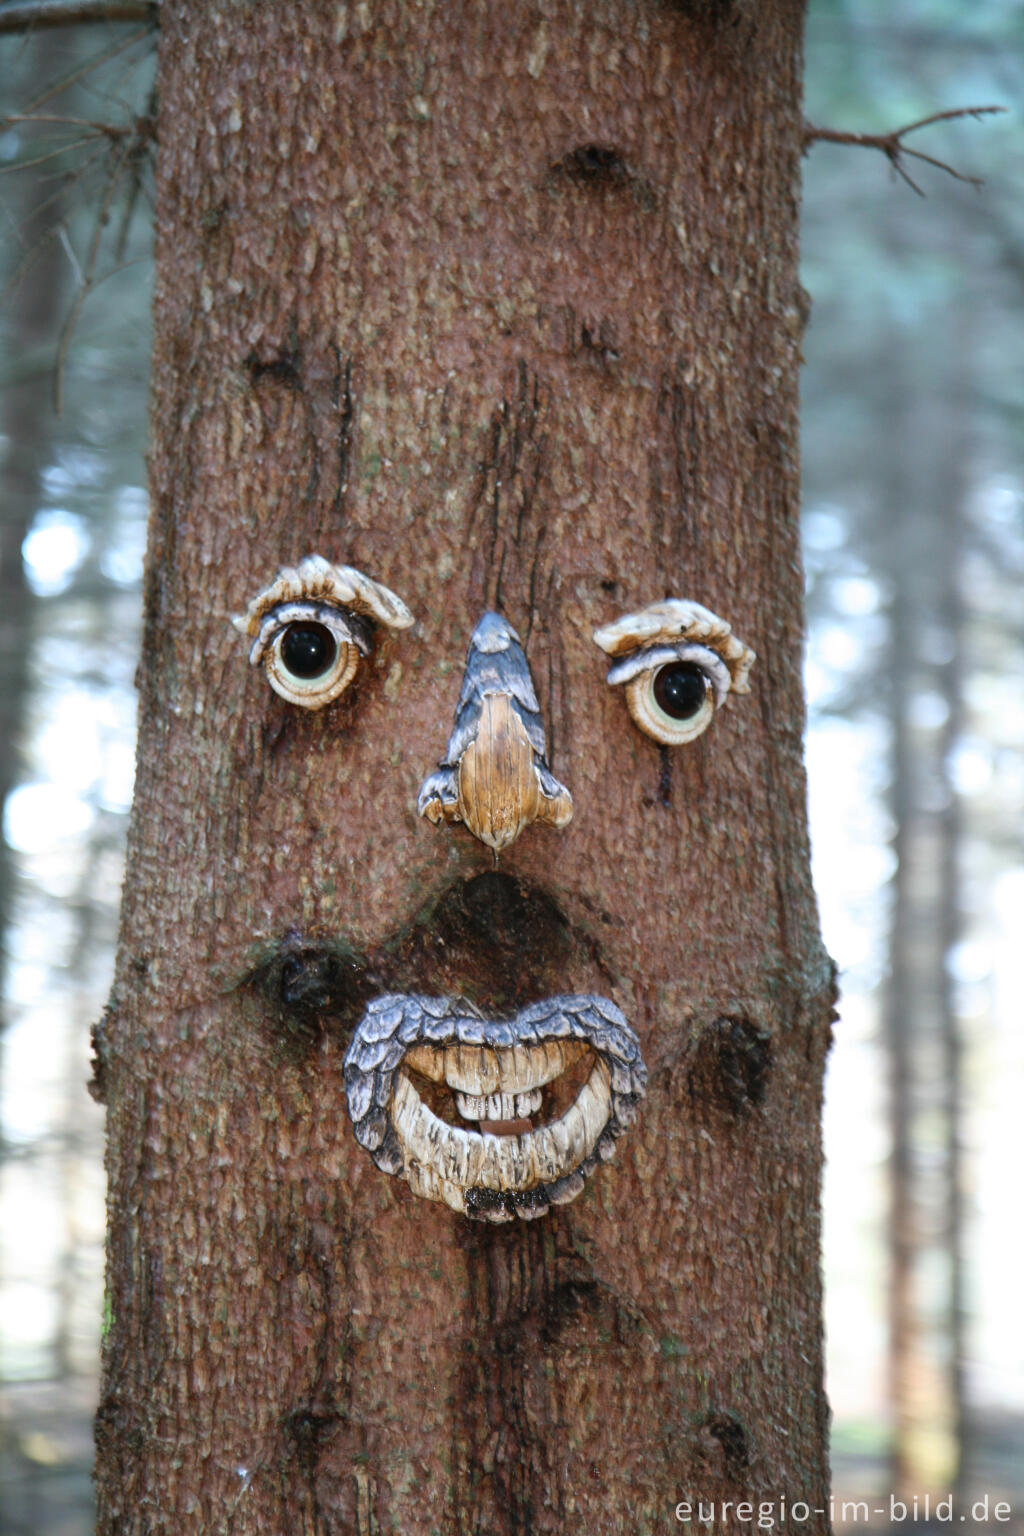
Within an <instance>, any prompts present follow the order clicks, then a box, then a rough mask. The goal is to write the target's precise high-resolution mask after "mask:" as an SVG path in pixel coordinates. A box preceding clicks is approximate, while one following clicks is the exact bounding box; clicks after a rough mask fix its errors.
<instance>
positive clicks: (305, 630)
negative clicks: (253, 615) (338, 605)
mask: <svg viewBox="0 0 1024 1536" xmlns="http://www.w3.org/2000/svg"><path fill="white" fill-rule="evenodd" d="M337 654H338V642H337V640H335V638H334V636H333V635H332V634H331V632H330V630H329V629H328V628H327V625H326V624H289V625H288V628H287V629H286V630H285V632H284V637H283V639H282V641H281V660H282V661H283V662H284V664H285V666H286V667H287V668H288V671H289V672H290V673H291V674H292V676H293V677H319V676H320V675H321V673H323V672H326V671H327V669H328V667H330V666H331V665H332V664H333V662H334V658H335V656H336V655H337Z"/></svg>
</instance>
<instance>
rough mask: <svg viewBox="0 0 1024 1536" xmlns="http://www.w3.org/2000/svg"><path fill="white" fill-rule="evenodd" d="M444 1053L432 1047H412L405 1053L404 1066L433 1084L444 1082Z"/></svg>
mask: <svg viewBox="0 0 1024 1536" xmlns="http://www.w3.org/2000/svg"><path fill="white" fill-rule="evenodd" d="M444 1054H445V1053H444V1051H443V1050H441V1051H439V1050H438V1049H437V1047H436V1046H433V1045H414V1046H413V1047H412V1049H411V1050H409V1051H406V1053H405V1060H404V1065H405V1066H407V1067H411V1068H412V1070H413V1071H414V1072H420V1073H422V1075H423V1076H424V1077H429V1078H430V1079H431V1080H432V1081H433V1082H435V1083H443V1082H444Z"/></svg>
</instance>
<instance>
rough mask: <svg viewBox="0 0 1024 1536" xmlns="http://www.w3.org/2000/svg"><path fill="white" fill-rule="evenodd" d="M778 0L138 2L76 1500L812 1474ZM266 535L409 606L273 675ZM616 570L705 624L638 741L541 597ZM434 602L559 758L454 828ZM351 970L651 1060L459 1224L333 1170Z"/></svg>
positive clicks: (355, 1163)
mask: <svg viewBox="0 0 1024 1536" xmlns="http://www.w3.org/2000/svg"><path fill="white" fill-rule="evenodd" d="M801 25H802V7H801V6H800V4H798V3H797V0H771V3H767V0H766V3H761V4H758V5H757V6H754V5H749V6H748V5H745V4H727V3H708V4H701V5H696V4H694V5H688V4H672V5H669V4H654V3H651V4H645V5H642V6H640V7H639V8H637V7H635V6H632V5H626V4H624V3H621V0H607V3H602V4H598V5H590V6H570V5H566V4H555V5H537V6H533V5H531V6H529V7H515V6H505V5H501V4H496V3H495V4H491V3H487V4H485V5H482V6H477V7H452V6H447V7H444V6H435V5H432V4H427V3H422V4H408V3H407V4H398V3H396V0H389V3H382V4H380V5H378V6H374V7H371V6H369V5H350V6H337V5H333V4H332V5H327V4H322V3H303V4H299V3H294V0H293V3H282V4H278V5H275V6H266V7H257V8H247V7H241V6H239V7H227V8H223V9H219V8H211V7H209V6H205V5H199V4H196V3H194V0H176V3H168V4H165V5H163V6H161V30H162V40H161V64H160V91H159V99H160V129H159V203H158V210H157V238H158V258H157V291H156V343H155V347H156V351H155V360H154V396H153V439H154V440H153V454H152V493H153V511H152V526H151V541H150V549H149V559H148V578H147V613H146V635H145V648H144V656H143V662H142V668H141V673H140V679H141V682H140V687H141V704H142V718H141V728H140V739H139V775H138V785H137V795H136V805H135V812H134V817H133V830H132V835H131V848H130V868H129V875H128V882H127V887H126V900H125V911H124V923H123V932H122V940H121V949H120V960H119V967H118V974H117V980H116V984H115V991H114V995H113V998H112V1003H111V1008H110V1011H109V1014H108V1017H107V1019H106V1021H105V1026H104V1028H103V1029H102V1030H101V1031H100V1033H99V1035H98V1040H97V1045H98V1073H99V1077H100V1082H101V1090H102V1091H103V1092H105V1094H106V1096H107V1102H108V1104H109V1125H110V1130H109V1173H110V1191H111V1193H110V1249H109V1255H110V1257H109V1310H110V1328H109V1333H108V1337H107V1342H106V1353H105V1386H104V1393H103V1400H102V1404H101V1408H100V1413H99V1419H98V1445H99V1460H98V1471H97V1477H98V1485H99V1499H100V1510H101V1515H100V1530H101V1531H102V1532H108V1533H112V1532H115V1531H116V1532H118V1533H119V1536H123V1533H126V1532H142V1531H146V1532H154V1533H155V1532H164V1531H167V1532H170V1531H173V1532H175V1533H180V1532H182V1531H189V1530H194V1531H200V1530H202V1531H231V1532H233V1533H234V1532H243V1531H246V1532H257V1531H259V1532H282V1533H283V1532H286V1531H287V1532H289V1533H293V1532H308V1533H313V1532H331V1533H334V1532H338V1533H340V1532H352V1531H359V1532H371V1531H384V1530H394V1531H403V1532H408V1533H412V1532H421V1531H422V1532H429V1531H443V1532H467V1533H468V1532H470V1531H474V1532H476V1531H479V1532H488V1533H497V1532H517V1533H518V1532H523V1533H525V1532H532V1533H539V1532H561V1531H565V1530H569V1529H579V1530H586V1531H588V1532H591V1533H598V1532H613V1531H622V1532H626V1531H628V1532H639V1531H648V1530H650V1531H653V1530H667V1529H674V1528H676V1525H677V1524H678V1522H677V1521H676V1519H675V1516H674V1513H673V1511H674V1507H675V1505H676V1504H677V1502H679V1501H689V1500H692V1501H694V1502H695V1501H696V1500H697V1499H698V1498H699V1499H702V1500H704V1501H710V1500H723V1499H724V1500H742V1499H752V1500H756V1499H762V1500H764V1499H772V1500H778V1499H781V1498H785V1499H786V1500H787V1501H792V1500H800V1499H802V1500H806V1501H807V1502H808V1503H809V1505H810V1506H811V1508H812V1509H814V1508H817V1509H822V1508H823V1507H824V1504H825V1498H826V1447H825V1439H826V1407H825V1401H824V1396H823V1390H822V1363H821V1328H820V1294H819V1274H818V1236H819V1232H818V1193H819V1188H818V1186H819V1175H820V1139H819V1110H820V1093H821V1077H822V1067H823V1059H824V1055H825V1050H826V1046H827V1040H828V1034H829V1017H830V1010H831V1006H832V980H831V973H830V968H829V966H828V963H827V961H826V959H825V957H824V955H823V952H822V950H821V947H820V941H819V938H818V934H817V925H816V915H815V908H814V902H813V896H812V893H811V889H810V883H809V874H808V858H807V846H806V834H805V814H804V784H803V777H802V766H801V728H802V720H803V705H802V696H801V680H800V662H801V577H800V561H799V549H798V526H797V489H798V487H797V443H796V413H797V364H798V340H799V329H800V313H801V305H800V295H799V289H798V286H797V272H796V225H797V203H798V174H799V155H800V144H801V120H800V74H799V71H800V42H801ZM310 550H316V551H319V552H320V553H322V554H324V555H326V556H327V557H328V558H329V559H331V560H334V561H344V562H347V563H349V564H352V565H354V566H357V567H358V568H359V569H361V570H363V571H365V572H367V573H368V574H369V575H371V576H373V577H375V578H376V579H378V580H380V581H384V582H386V583H387V585H388V586H389V587H390V588H392V589H393V590H394V591H396V592H397V593H398V594H399V595H400V596H401V597H402V598H403V599H404V601H405V602H406V603H408V605H409V606H410V608H411V609H412V611H413V613H414V614H415V615H416V617H417V619H418V621H419V622H418V625H417V627H416V629H415V630H412V631H409V632H406V633H405V634H401V635H394V636H389V637H388V638H386V639H384V640H382V641H380V642H379V643H378V646H377V648H376V651H375V655H374V658H373V659H372V660H371V661H370V662H369V664H367V665H365V666H364V668H363V671H362V673H361V675H360V679H359V680H358V681H357V683H356V684H355V686H354V687H353V689H351V690H350V691H349V692H347V693H345V694H344V695H343V696H342V697H341V699H340V700H339V701H338V702H337V703H335V704H334V705H332V706H330V707H329V708H327V709H325V710H323V711H321V712H317V713H312V712H304V711H300V710H297V709H296V708H294V707H292V706H289V705H288V704H287V703H285V702H284V701H283V700H281V699H279V698H278V697H277V696H276V695H275V694H272V693H271V692H270V690H269V689H268V688H267V686H266V683H265V681H264V680H263V679H262V678H261V676H260V675H259V674H258V670H251V669H250V668H249V667H248V666H247V665H246V658H245V651H244V647H242V646H241V645H240V644H239V640H238V636H237V635H236V634H234V633H233V631H232V630H231V628H230V626H229V622H228V621H229V616H230V615H231V614H232V613H238V612H240V611H242V610H243V609H244V607H245V605H246V603H247V601H248V600H249V599H250V598H251V597H252V596H253V595H254V594H255V592H256V591H257V590H259V589H260V588H261V587H262V586H264V585H265V584H266V582H267V581H269V580H270V578H271V577H272V576H273V574H274V572H275V570H276V568H277V566H278V565H279V564H281V563H282V562H285V561H288V562H294V561H295V560H297V559H298V558H300V557H301V556H303V555H305V554H306V553H308V552H309V551H310ZM666 594H672V595H681V596H688V597H692V598H695V599H697V600H698V601H701V602H703V603H705V604H707V605H708V606H709V607H711V608H713V609H714V610H715V611H716V612H718V613H721V614H723V615H724V616H725V617H726V618H727V619H729V620H730V621H731V622H732V623H733V624H734V626H735V628H736V630H737V632H738V633H739V634H740V635H741V637H742V638H743V639H744V640H746V641H747V642H749V643H750V644H752V645H753V646H754V647H755V649H756V650H757V652H758V657H759V660H758V663H757V665H756V667H755V669H754V691H753V694H752V696H751V697H750V698H747V699H743V700H737V701H735V702H734V703H733V704H731V705H730V707H729V708H728V709H727V710H726V711H725V712H724V713H723V714H722V715H721V716H720V717H719V718H718V719H717V720H716V721H715V722H714V724H713V725H712V727H711V729H710V731H709V732H708V733H707V734H706V735H705V736H703V737H702V738H701V739H700V740H699V741H698V742H696V743H694V744H693V745H691V746H688V747H686V748H681V749H678V750H676V751H673V752H668V751H665V750H663V749H661V748H659V747H658V746H657V745H656V744H655V743H654V742H653V741H650V740H649V739H647V738H646V737H644V736H642V735H641V734H640V733H639V732H638V731H637V729H636V727H635V726H634V725H633V723H632V721H631V720H630V718H629V716H628V714H627V712H626V710H625V708H624V707H623V705H622V700H621V698H620V697H619V696H618V690H613V689H609V688H607V687H606V686H605V683H604V673H605V670H606V658H605V657H603V656H602V654H601V653H600V652H599V651H598V650H597V648H596V647H595V645H594V644H593V641H592V632H593V630H594V629H595V628H596V627H598V626H599V625H602V624H605V623H608V622H609V621H611V620H614V619H615V618H617V617H619V616H620V615H621V614H623V613H624V612H627V611H629V610H630V609H636V608H639V607H642V606H644V605H645V604H646V603H649V602H651V601H653V600H655V599H660V598H662V597H664V596H665V595H666ZM489 607H490V608H498V609H500V611H501V612H502V613H504V614H505V615H506V616H507V617H508V619H510V620H511V622H512V623H513V624H515V625H516V626H517V628H518V630H519V632H520V634H521V635H522V638H523V641H524V645H525V648H526V651H527V655H528V658H529V662H530V665H531V668H532V673H533V677H534V679H535V681H536V684H537V689H538V693H539V695H540V702H541V709H542V714H543V720H544V725H545V728H546V731H547V741H548V748H549V758H550V761H551V766H552V768H553V770H554V772H555V773H556V774H557V776H558V778H559V779H561V780H562V781H563V783H565V784H567V785H568V786H569V788H570V789H571V791H572V793H573V796H574V798H575V807H576V809H575V818H574V820H573V822H572V824H571V825H570V826H569V827H568V828H566V829H565V830H558V831H556V830H554V829H550V828H541V827H533V828H530V829H529V830H527V831H526V832H525V833H524V834H523V836H522V837H521V838H520V839H519V841H518V842H516V843H515V844H514V845H513V846H512V847H511V848H510V849H509V850H507V851H506V852H505V853H504V854H503V855H502V859H501V864H500V866H499V867H498V869H497V870H495V869H494V867H493V860H492V857H491V853H490V851H489V850H488V849H487V848H486V847H484V846H483V845H482V844H481V843H479V842H477V841H476V840H475V839H474V838H472V837H470V836H469V835H468V834H467V833H466V832H465V831H464V830H459V829H437V828H434V827H432V826H430V825H429V824H428V823H427V822H425V821H423V820H421V819H419V818H417V816H416V813H415V802H416V794H417V790H418V787H419V784H420V782H421V780H422V778H423V777H424V775H425V774H426V773H428V772H429V771H430V770H431V769H433V768H434V767H435V766H436V764H437V762H438V760H439V758H440V756H441V754H442V751H443V749H444V745H445V742H446V741H447V738H448V733H449V731H450V729H451V722H452V714H453V710H454V707H455V702H456V697H457V695H458V690H459V684H460V680H461V677H462V663H463V657H464V654H465V648H466V643H467V639H468V636H469V634H470V632H471V630H472V629H473V626H474V625H475V624H476V622H477V620H478V619H479V617H480V615H481V613H482V612H483V611H484V609H486V608H489ZM396 989H402V990H407V991H418V992H423V993H434V994H439V995H440V994H445V995H461V996H465V997H469V998H471V999H473V1000H474V1001H475V1002H476V1003H477V1004H479V1005H480V1006H482V1007H484V1008H486V1009H488V1010H491V1011H493V1012H496V1013H501V1012H502V1011H508V1010H514V1009H515V1008H518V1007H520V1006H522V1005H524V1004H526V1003H530V1002H533V1001H534V1000H536V999H538V998H541V997H544V996H547V995H549V994H551V993H556V992H557V993H564V992H571V991H580V992H585V991H592V992H598V993H601V994H603V995H605V996H607V997H610V998H612V999H614V1000H615V1002H616V1003H618V1004H619V1006H620V1007H621V1008H622V1009H623V1011H624V1012H625V1014H626V1016H627V1018H628V1019H629V1020H630V1021H631V1023H632V1024H633V1026H634V1027H635V1029H636V1031H637V1033H638V1035H639V1036H640V1039H641V1041H642V1045H643V1049H644V1053H645V1056H646V1060H647V1065H648V1068H649V1071H650V1082H649V1089H648V1095H647V1099H646V1101H645V1103H644V1105H643V1107H642V1110H641V1114H640V1117H639V1120H638V1122H637V1123H636V1124H635V1125H634V1126H633V1128H632V1129H631V1131H630V1132H629V1133H628V1134H627V1136H626V1138H625V1139H624V1140H623V1141H622V1142H621V1143H620V1144H619V1150H618V1155H617V1158H616V1160H615V1161H614V1162H613V1163H611V1164H609V1165H608V1166H607V1167H604V1168H602V1169H600V1170H599V1171H598V1172H596V1173H595V1174H594V1176H593V1178H592V1179H591V1181H590V1182H589V1184H588V1185H587V1188H586V1189H585V1190H584V1192H583V1193H582V1194H581V1195H580V1196H579V1198H578V1199H577V1200H576V1201H575V1202H574V1203H573V1204H570V1205H567V1206H563V1207H559V1208H557V1209H553V1210H552V1211H551V1212H549V1213H548V1214H547V1215H545V1216H543V1217H541V1218H539V1219H538V1220H535V1221H529V1222H528V1221H514V1222H512V1223H510V1224H509V1225H507V1226H490V1225H488V1224H486V1223H477V1222H474V1221H471V1220H469V1219H467V1218H465V1217H463V1216H459V1215H456V1214H453V1213H452V1212H450V1211H448V1210H447V1209H446V1208H444V1207H443V1206H441V1205H436V1204H432V1203H429V1202H427V1201H424V1200H421V1199H417V1198H415V1197H414V1196H413V1195H412V1194H411V1193H410V1191H409V1189H408V1188H407V1187H406V1185H405V1184H403V1183H401V1182H400V1181H398V1180H396V1179H390V1178H387V1177H385V1176H384V1175H383V1174H382V1173H380V1172H379V1171H378V1170H377V1168H375V1167H374V1165H373V1163H372V1162H371V1161H370V1159H369V1158H368V1157H367V1156H366V1154H365V1153H364V1152H363V1151H362V1150H361V1149H360V1148H359V1147H358V1146H357V1145H356V1143H355V1141H354V1139H353V1135H352V1131H351V1128H350V1126H349V1123H348V1118H347V1114H346V1107H345V1094H344V1089H343V1081H342V1061H343V1057H344V1053H345V1049H346V1046H347V1043H348V1040H349V1038H350V1035H351V1031H352V1029H353V1027H354V1025H355V1023H356V1022H357V1020H358V1019H359V1017H360V1014H361V1013H362V1010H363V1007H364V1005H365V1003H366V1002H367V1000H368V999H369V998H372V997H374V996H375V995H378V994H380V993H384V992H388V991H392V990H396ZM694 1517H695V1518H696V1510H695V1511H694ZM714 1524H715V1526H722V1527H723V1528H725V1527H728V1526H729V1524H730V1519H729V1516H728V1514H727V1515H726V1517H725V1519H724V1522H723V1521H722V1520H720V1519H719V1518H717V1517H716V1519H715V1521H714ZM825 1525H826V1520H825V1517H824V1516H811V1518H810V1519H809V1521H808V1522H807V1524H806V1527H805V1528H806V1529H807V1530H815V1529H817V1530H821V1529H824V1528H825Z"/></svg>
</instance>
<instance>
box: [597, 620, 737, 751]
mask: <svg viewBox="0 0 1024 1536" xmlns="http://www.w3.org/2000/svg"><path fill="white" fill-rule="evenodd" d="M594 639H595V641H596V642H597V644H598V645H599V646H600V647H601V649H602V650H603V651H606V652H607V653H608V655H609V656H611V657H613V658H614V660H613V662H612V666H611V668H610V669H609V672H608V682H609V683H610V684H611V685H612V686H613V687H614V686H616V685H617V684H621V685H623V686H624V687H625V690H626V703H627V704H628V705H629V712H630V714H631V715H632V717H633V719H634V720H635V721H636V723H637V725H638V726H639V727H640V729H641V730H642V731H643V732H644V733H645V734H646V735H648V736H650V737H652V738H653V739H654V740H655V741H657V742H660V743H661V744H662V746H666V747H677V746H682V745H683V744H684V743H685V742H688V741H694V740H696V738H697V737H698V736H700V735H701V734H702V732H704V731H706V730H707V728H708V726H709V725H710V724H711V721H712V718H713V717H714V714H715V711H716V710H717V709H719V708H720V707H721V706H722V705H723V704H724V703H725V701H726V699H727V698H728V697H729V694H730V693H747V692H749V688H750V684H749V682H748V681H747V678H748V674H749V672H750V668H751V666H752V664H753V662H754V653H753V651H752V650H750V648H749V647H748V646H745V645H744V644H743V643H742V641H740V640H737V638H736V636H735V635H734V634H733V633H732V630H731V628H730V627H729V625H728V624H726V622H725V620H724V619H720V618H718V617H717V615H715V614H713V613H711V612H710V611H709V610H708V609H707V608H703V607H702V606H701V605H700V603H694V602H690V601H688V600H685V599H682V598H668V599H666V601H665V602H662V603H651V604H650V606H649V607H647V608H644V609H641V611H640V612H639V613H629V614H626V615H625V617H624V618H621V619H619V620H617V621H616V623H614V624H607V625H605V627H604V628H603V629H599V630H597V632H596V633H595V635H594Z"/></svg>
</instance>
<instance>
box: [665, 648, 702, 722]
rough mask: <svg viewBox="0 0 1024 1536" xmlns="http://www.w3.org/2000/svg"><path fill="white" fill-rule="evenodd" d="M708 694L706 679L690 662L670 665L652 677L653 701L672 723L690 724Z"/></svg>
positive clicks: (677, 662) (675, 662)
mask: <svg viewBox="0 0 1024 1536" xmlns="http://www.w3.org/2000/svg"><path fill="white" fill-rule="evenodd" d="M707 691H708V684H707V678H706V677H705V676H704V673H703V672H702V671H701V669H700V667H698V666H696V665H695V664H694V663H693V662H692V661H673V662H670V663H669V665H668V666H667V667H659V668H658V670H657V672H656V673H655V674H654V697H655V700H656V702H657V705H658V708H659V709H661V710H662V711H663V712H664V713H665V714H666V715H668V717H669V718H670V719H671V720H691V719H692V718H693V716H694V715H695V714H696V713H697V711H698V710H699V709H700V707H701V705H702V704H703V703H704V699H705V697H706V695H707Z"/></svg>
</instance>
